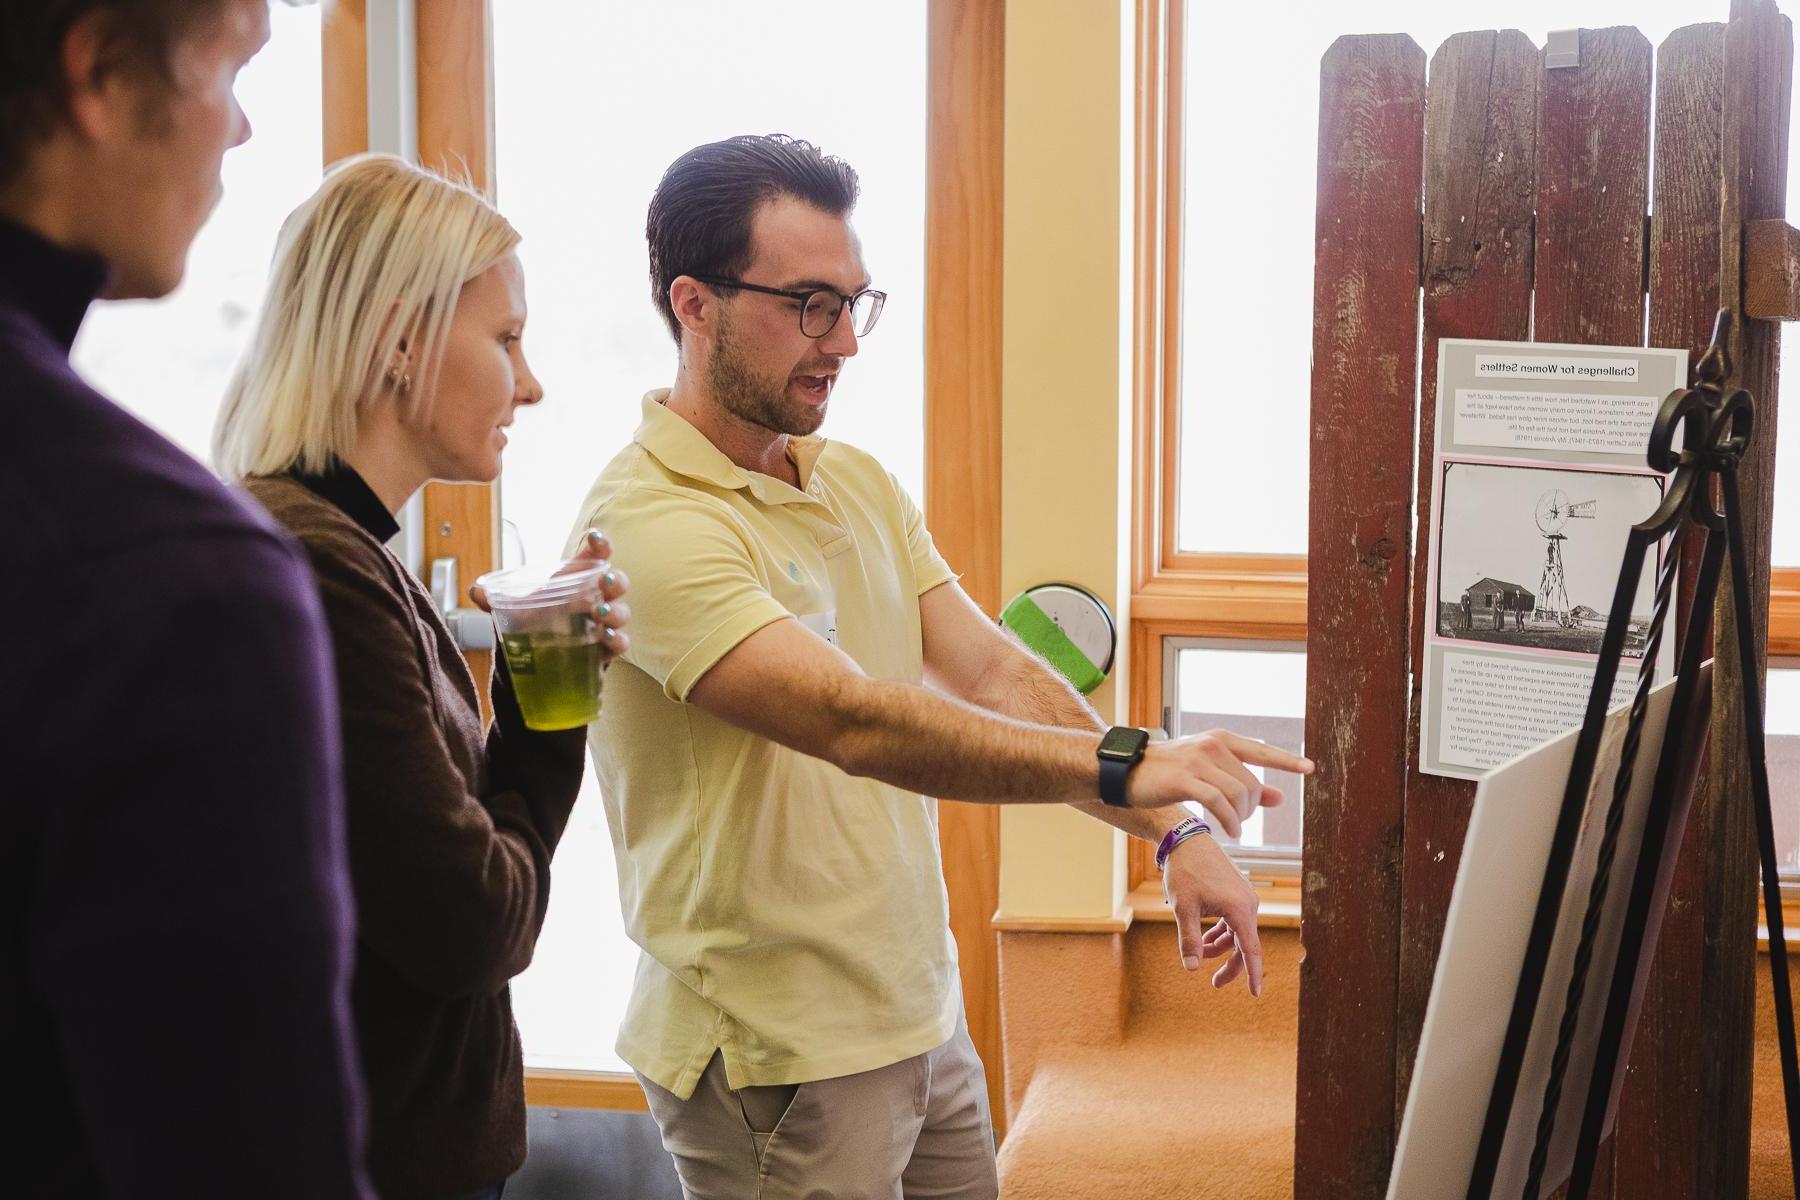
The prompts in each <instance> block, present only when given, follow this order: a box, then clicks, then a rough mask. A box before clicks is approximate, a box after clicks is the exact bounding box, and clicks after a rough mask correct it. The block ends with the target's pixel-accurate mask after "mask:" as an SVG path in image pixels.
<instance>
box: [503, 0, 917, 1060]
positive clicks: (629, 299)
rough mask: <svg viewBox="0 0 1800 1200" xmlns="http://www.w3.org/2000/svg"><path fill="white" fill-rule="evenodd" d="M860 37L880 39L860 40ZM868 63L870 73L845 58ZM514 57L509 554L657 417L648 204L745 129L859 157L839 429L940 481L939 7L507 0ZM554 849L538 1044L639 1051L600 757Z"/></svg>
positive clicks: (530, 1048) (531, 1000) (660, 334)
mask: <svg viewBox="0 0 1800 1200" xmlns="http://www.w3.org/2000/svg"><path fill="white" fill-rule="evenodd" d="M846 47H860V48H863V49H865V50H868V49H870V48H879V51H878V52H870V53H859V54H858V55H855V56H853V57H852V59H846V58H845V48H846ZM846 63H848V64H849V65H850V67H851V69H850V72H849V75H848V76H845V74H844V72H843V71H842V70H840V69H838V68H840V67H843V66H844V65H845V64H846ZM494 69H495V123H496V139H495V142H496V158H495V167H496V169H495V184H496V189H495V190H496V197H497V200H498V202H499V205H500V208H501V210H502V211H503V212H505V213H506V215H507V217H508V218H509V219H511V220H512V222H513V223H514V224H515V225H516V226H517V227H518V228H519V230H520V232H521V233H522V234H523V235H524V243H523V244H522V245H521V247H520V250H519V254H520V259H521V261H522V262H523V264H524V268H525V276H526V288H527V297H528V301H529V304H530V311H531V319H530V325H529V327H528V328H527V331H526V337H525V346H526V350H527V353H528V354H529V355H530V359H531V362H532V366H533V368H534V370H535V371H536V372H537V374H538V377H539V378H540V379H541V380H542V381H543V384H544V389H545V402H544V404H543V405H542V406H540V407H539V408H536V409H533V410H530V411H527V412H524V413H521V414H520V417H519V421H518V423H517V424H516V425H515V426H514V428H513V431H512V432H513V435H514V436H513V439H512V444H511V446H510V448H509V449H508V451H507V456H506V460H507V462H506V473H505V475H504V476H503V477H502V479H501V484H500V487H501V515H502V517H503V519H504V521H505V527H506V532H507V536H506V537H505V538H504V539H503V542H502V546H503V549H504V551H505V553H506V554H507V555H508V556H510V557H512V558H513V559H514V560H515V561H516V559H517V557H518V556H519V555H520V554H522V555H523V556H524V557H525V558H526V559H528V560H530V561H543V560H544V559H549V558H554V557H555V556H557V555H558V554H559V553H560V552H561V549H562V545H563V542H564V539H565V538H566V537H567V536H568V533H569V531H570V527H571V524H572V522H573V521H574V520H575V519H576V516H577V510H578V508H579V506H580V504H581V501H582V499H583V497H584V496H585V495H586V494H587V491H588V488H589V486H590V485H591V484H592V482H593V479H594V476H595V475H596V474H598V473H599V471H600V469H601V467H603V466H604V465H605V464H606V462H607V460H609V459H610V458H611V457H612V455H613V454H614V453H615V452H616V451H617V450H619V449H620V448H621V447H622V446H624V445H625V444H626V443H627V442H628V441H629V440H630V438H631V434H632V431H633V430H634V429H636V427H637V424H638V419H639V416H638V402H639V399H640V397H642V395H643V394H644V393H645V392H647V391H649V390H651V389H653V388H659V387H667V386H669V384H670V383H671V382H672V380H673V378H674V373H675V350H674V346H673V344H672V342H671V341H670V339H669V335H668V331H667V329H666V327H665V326H664V325H663V323H662V319H661V317H660V316H659V315H658V314H657V312H656V310H655V309H654V308H653V307H652V304H651V298H650V287H649V279H648V264H647V261H646V257H645V250H644V214H645V209H646V208H647V206H648V204H649V201H650V196H651V193H652V192H653V191H654V190H655V187H656V184H657V181H658V180H659V179H660V178H661V176H662V172H663V170H664V169H665V168H666V167H667V166H668V165H669V163H670V162H671V161H672V160H673V159H674V158H675V157H676V156H677V155H678V154H680V153H681V152H682V151H684V150H687V149H689V148H690V147H692V146H695V145H697V144H700V143H702V142H706V141H712V140H716V139H718V138H723V137H728V136H731V135H733V134H739V133H774V132H782V133H791V134H793V135H795V136H797V137H805V138H807V139H808V140H810V141H813V142H815V143H816V144H818V145H819V146H820V147H822V148H823V149H825V150H826V151H827V152H829V153H833V154H837V155H839V156H841V157H843V158H844V159H846V160H847V161H848V162H849V163H850V164H851V165H852V166H854V167H855V168H856V170H857V172H858V174H859V175H860V177H861V180H862V200H861V203H860V204H859V205H858V208H857V211H856V213H855V216H854V218H853V219H854V223H855V225H856V228H857V232H858V233H859V234H860V236H861V238H862V243H863V250H864V256H865V259H866V261H867V263H868V266H869V270H870V273H871V276H872V277H873V279H874V280H875V286H876V287H879V288H882V289H884V290H885V291H887V292H888V293H889V297H890V299H889V301H888V305H887V308H886V310H885V312H884V313H883V314H882V318H881V325H880V327H879V328H878V329H877V330H876V331H875V333H874V334H873V335H872V336H870V337H869V338H868V339H867V340H866V341H865V342H863V344H862V348H861V352H860V353H859V354H858V355H857V358H856V361H855V362H854V363H852V364H850V365H849V367H848V369H847V370H846V372H845V374H844V381H843V384H842V386H841V388H840V390H839V391H838V393H837V394H836V396H835V397H834V399H833V403H832V411H831V414H830V416H829V418H828V419H827V421H826V424H825V428H824V431H823V432H824V433H825V434H826V436H828V437H832V438H837V439H840V440H843V441H845V442H849V443H851V444H854V445H858V446H861V447H863V448H865V449H868V450H870V451H873V452H874V453H876V454H878V455H879V456H880V457H881V459H882V461H883V462H884V463H885V464H886V465H887V467H888V469H889V470H891V471H893V472H894V473H895V474H896V475H897V476H898V477H899V478H900V480H901V482H902V483H903V484H904V485H905V486H906V487H907V488H908V489H909V490H910V491H911V492H912V493H913V495H914V496H915V498H919V497H920V496H921V493H922V491H923V480H924V400H923V386H924V382H923V380H924V312H923V296H924V234H925V227H924V206H925V114H926V103H925V97H926V83H927V80H926V62H925V9H924V6H922V5H843V4H833V3H829V2H826V0H783V2H782V3H778V4H777V3H771V4H757V5H739V4H732V3H726V2H723V0H714V2H710V3H690V4H684V5H680V6H656V5H637V6H632V5H583V6H577V5H559V6H553V7H545V6H532V5H519V6H511V5H508V6H496V7H495V10H494ZM846 78H848V79H850V80H851V81H852V82H851V84H850V86H848V87H846V86H845V82H844V80H845V79H846ZM684 80H691V81H705V82H706V86H693V87H684V86H682V84H683V81H684ZM721 81H723V82H721ZM721 87H723V89H724V90H723V91H721ZM721 96H725V97H728V99H727V100H725V101H723V102H722V101H721V99H720V97H721ZM622 565H625V566H626V569H627V570H629V565H628V564H622ZM555 870H556V884H555V893H556V901H555V903H554V904H553V905H551V909H550V914H549V919H548V921H547V923H546V925H545V929H544V934H543V937H542V939H541V940H540V942H539V945H538V952H537V957H536V960H535V964H534V965H533V967H532V968H531V970H530V971H528V972H527V973H526V974H525V975H523V976H522V977H520V979H519V980H518V981H517V983H516V984H515V988H514V996H515V1004H516V1006H517V1008H518V1012H519V1025H520V1028H521V1029H523V1030H524V1037H525V1049H526V1057H527V1059H528V1061H529V1062H530V1064H531V1065H532V1066H539V1067H569V1068H580V1069H589V1070H620V1069H623V1064H621V1063H619V1062H618V1060H617V1059H616V1057H615V1056H614V1051H613V1036H614V1032H615V1030H616V1028H617V1026H618V1023H619V1020H620V1018H621V1017H622V1015H623V1013H624V1008H625V1001H626V998H627V996H628V995H629V993H630V988H631V978H632V973H633V970H634V969H635V966H636V961H637V955H636V950H635V948H634V947H633V946H632V945H631V943H630V942H629V940H628V939H627V938H626V937H625V935H624V931H623V928H622V926H621V923H620V918H619V913H618V893H617V890H616V885H615V876H614V864H613V855H612V845H611V841H610V839H609V837H608V835H607V830H606V823H605V815H604V812H603V810H602V808H601V805H600V802H599V796H598V794H597V789H596V787H595V784H594V781H593V779H592V777H591V775H590V778H589V780H588V782H587V788H586V790H585V791H584V793H583V795H582V798H581V800H580V802H579V803H578V804H577V806H576V809H575V813H574V817H573V819H572V821H571V822H570V826H569V829H568V832H567V833H566V834H565V836H564V838H563V842H562V845H561V846H560V848H559V849H558V851H557V856H556V868H555Z"/></svg>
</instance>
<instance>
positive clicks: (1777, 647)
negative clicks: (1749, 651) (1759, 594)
mask: <svg viewBox="0 0 1800 1200" xmlns="http://www.w3.org/2000/svg"><path fill="white" fill-rule="evenodd" d="M1769 655H1770V657H1783V658H1788V657H1793V656H1796V655H1800V567H1778V568H1776V569H1775V570H1774V571H1771V572H1770V573H1769Z"/></svg>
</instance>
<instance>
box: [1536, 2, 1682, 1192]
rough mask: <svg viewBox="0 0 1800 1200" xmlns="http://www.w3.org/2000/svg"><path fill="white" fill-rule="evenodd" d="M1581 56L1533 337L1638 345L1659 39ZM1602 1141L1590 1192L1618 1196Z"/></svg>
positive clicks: (1561, 74) (1635, 39)
mask: <svg viewBox="0 0 1800 1200" xmlns="http://www.w3.org/2000/svg"><path fill="white" fill-rule="evenodd" d="M1580 47H1581V65H1580V66H1578V67H1562V68H1554V69H1552V68H1545V70H1544V72H1543V76H1542V78H1541V80H1540V82H1539V84H1538V124H1537V240H1536V258H1535V261H1534V264H1533V271H1532V275H1533V287H1534V299H1533V305H1532V337H1533V339H1534V340H1536V341H1540V342H1579V343H1585V344H1592V345H1614V346H1636V345H1640V344H1641V343H1642V342H1643V340H1644V278H1643V274H1644V218H1645V215H1646V214H1647V213H1648V211H1649V206H1650V205H1649V202H1650V70H1651V58H1652V55H1651V49H1650V42H1649V41H1648V39H1646V38H1645V37H1644V35H1643V34H1642V33H1639V32H1638V31H1637V30H1636V29H1633V28H1630V27H1628V26H1615V27H1613V28H1610V29H1583V30H1582V31H1581V33H1580ZM1611 1149H1612V1148H1611V1147H1610V1146H1602V1147H1601V1152H1600V1160H1599V1164H1598V1166H1597V1168H1596V1170H1595V1173H1594V1179H1593V1183H1592V1191H1591V1192H1590V1195H1592V1196H1595V1197H1606V1196H1611V1195H1612V1194H1613V1187H1612V1172H1611V1165H1612V1154H1611Z"/></svg>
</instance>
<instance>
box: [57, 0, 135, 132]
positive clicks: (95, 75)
mask: <svg viewBox="0 0 1800 1200" xmlns="http://www.w3.org/2000/svg"><path fill="white" fill-rule="evenodd" d="M108 20H109V15H108V13H107V11H106V10H105V9H104V8H101V7H96V8H92V9H89V10H88V12H87V13H85V14H84V15H83V16H82V17H81V18H80V19H78V20H77V21H76V22H75V23H74V24H73V25H71V26H69V32H68V33H66V34H64V35H63V41H62V71H63V84H64V89H65V94H66V95H67V97H68V113H69V123H70V124H71V125H72V126H73V127H74V132H75V134H76V136H78V137H80V138H81V139H82V140H83V141H90V142H98V141H104V140H105V139H107V138H108V137H111V136H113V135H116V134H117V133H119V132H120V130H121V126H122V124H125V123H134V122H135V120H136V114H137V111H138V106H137V103H136V97H134V96H133V95H132V94H131V79H130V73H129V72H126V71H121V70H119V69H118V68H117V66H116V65H115V64H113V63H111V62H109V54H108V42H109V40H110V37H109V35H110V32H111V31H110V30H109V29H108V28H107V22H108Z"/></svg>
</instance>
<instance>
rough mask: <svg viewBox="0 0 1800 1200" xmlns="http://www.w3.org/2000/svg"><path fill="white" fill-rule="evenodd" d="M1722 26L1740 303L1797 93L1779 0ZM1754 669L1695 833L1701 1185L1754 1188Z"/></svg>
mask: <svg viewBox="0 0 1800 1200" xmlns="http://www.w3.org/2000/svg"><path fill="white" fill-rule="evenodd" d="M1731 14H1732V20H1731V23H1730V24H1729V25H1728V26H1727V27H1726V30H1725V75H1724V80H1725V87H1724V103H1723V113H1724V123H1723V128H1724V145H1723V148H1722V149H1723V152H1722V158H1723V165H1724V171H1723V188H1722V197H1721V204H1720V217H1721V228H1722V230H1723V231H1724V237H1723V238H1721V240H1720V261H1719V291H1720V301H1719V302H1720V304H1721V305H1722V306H1724V307H1730V308H1734V309H1737V308H1739V307H1740V306H1741V304H1742V300H1743V286H1744V277H1743V255H1742V251H1743V247H1742V242H1741V224H1742V223H1743V222H1745V221H1755V220H1765V219H1775V218H1779V217H1781V216H1782V215H1783V209H1784V207H1785V203H1786V193H1787V141H1788V123H1789V117H1790V113H1791V110H1792V101H1793V66H1794V34H1793V26H1792V24H1791V23H1790V22H1789V20H1788V19H1787V18H1786V17H1785V16H1783V15H1781V12H1780V10H1779V9H1778V8H1777V7H1776V5H1775V3H1774V2H1773V0H1733V3H1732V6H1731ZM1779 333H1780V327H1779V326H1777V325H1774V324H1770V323H1768V322H1764V321H1754V320H1740V321H1739V322H1738V323H1737V326H1736V330H1735V333H1734V336H1733V338H1732V342H1733V346H1732V350H1733V357H1734V359H1735V361H1736V365H1737V375H1736V382H1737V384H1738V385H1739V386H1741V387H1746V388H1748V389H1750V391H1751V393H1752V394H1753V395H1755V397H1756V401H1757V408H1756V430H1755V438H1754V440H1753V442H1752V443H1751V451H1750V454H1749V455H1748V456H1747V457H1746V458H1745V460H1744V462H1743V463H1742V465H1741V466H1740V468H1739V471H1738V479H1739V490H1740V494H1741V497H1742V517H1743V519H1742V523H1741V529H1742V531H1743V535H1744V544H1745V548H1746V550H1747V552H1748V558H1749V563H1750V573H1751V576H1752V578H1751V579H1750V581H1749V584H1748V586H1749V588H1750V597H1751V599H1750V609H1751V614H1752V621H1753V623H1754V624H1755V626H1756V629H1755V631H1754V633H1755V637H1754V640H1755V642H1756V644H1757V645H1758V647H1759V648H1760V650H1759V654H1758V659H1759V661H1758V662H1757V663H1753V664H1750V669H1751V670H1756V671H1759V672H1760V669H1761V663H1762V660H1763V658H1764V656H1765V655H1766V649H1767V637H1768V602H1769V532H1770V524H1771V518H1772V517H1773V515H1774V513H1773V510H1774V483H1775V470H1774V467H1775V439H1776V404H1775V401H1776V393H1775V382H1776V367H1777V355H1778V353H1779ZM1733 604H1734V600H1733V598H1732V593H1731V589H1730V587H1729V586H1721V587H1720V589H1719V597H1718V606H1717V608H1716V610H1715V615H1714V621H1715V625H1714V628H1715V630H1716V634H1715V638H1714V641H1715V644H1716V645H1717V646H1719V647H1720V648H1722V649H1723V648H1725V647H1729V646H1732V645H1733V644H1734V643H1735V641H1736V638H1737V622H1736V620H1735V619H1734V617H1733V615H1732V610H1733ZM1743 674H1744V672H1743V670H1742V669H1741V668H1740V665H1739V663H1738V660H1737V656H1736V655H1735V654H1733V653H1729V652H1725V653H1721V654H1720V655H1719V656H1718V664H1717V666H1716V667H1715V668H1714V670H1713V729H1712V736H1713V745H1712V770H1711V773H1710V775H1709V777H1708V780H1707V784H1708V788H1707V794H1706V796H1705V806H1704V807H1703V809H1702V813H1703V817H1704V821H1703V823H1701V824H1698V825H1696V826H1695V827H1694V828H1693V830H1692V833H1693V835H1697V836H1698V837H1699V838H1700V839H1701V841H1702V842H1703V844H1704V845H1705V847H1706V849H1707V852H1708V862H1707V875H1706V889H1705V892H1704V893H1703V895H1704V909H1705V911H1704V913H1703V917H1702V919H1703V921H1704V928H1705V930H1706V938H1705V940H1704V942H1703V943H1702V948H1701V953H1700V956H1699V960H1698V963H1697V966H1698V969H1699V973H1700V997H1701V1009H1702V1011H1703V1012H1704V1013H1705V1019H1704V1020H1703V1021H1702V1022H1701V1023H1700V1025H1699V1026H1698V1028H1697V1029H1696V1030H1695V1033H1696V1035H1697V1036H1698V1038H1699V1041H1700V1047H1699V1050H1700V1063H1701V1073H1700V1078H1699V1085H1700V1086H1699V1091H1700V1095H1701V1101H1700V1110H1699V1118H1700V1120H1699V1124H1698V1126H1697V1127H1696V1129H1695V1133H1696V1135H1697V1142H1698V1148H1699V1177H1700V1179H1701V1180H1702V1181H1703V1189H1702V1190H1703V1193H1704V1194H1706V1195H1711V1196H1720V1197H1737V1196H1743V1195H1744V1194H1745V1193H1746V1191H1747V1189H1748V1187H1749V1157H1750V1151H1749V1133H1750V1082H1751V1079H1750V1076H1751V1048H1752V1045H1753V1042H1754V1037H1755V1020H1754V1012H1755V1007H1754V1006H1755V1002H1756V986H1755V967H1756V882H1757V856H1756V837H1755V824H1754V820H1753V814H1752V812H1751V808H1750V800H1749V797H1750V776H1749V771H1748V768H1747V759H1746V756H1745V755H1744V754H1743V753H1742V747H1743V746H1744V744H1745V743H1744V712H1743V705H1742V703H1741V701H1740V700H1739V698H1738V695H1739V692H1740V691H1741V689H1742V686H1743V684H1742V680H1743Z"/></svg>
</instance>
